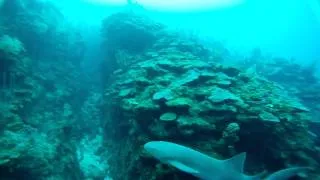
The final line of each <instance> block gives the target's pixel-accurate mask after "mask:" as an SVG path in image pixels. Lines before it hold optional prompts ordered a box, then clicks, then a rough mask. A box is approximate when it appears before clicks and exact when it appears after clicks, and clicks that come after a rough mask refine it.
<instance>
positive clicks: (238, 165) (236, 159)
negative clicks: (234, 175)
mask: <svg viewBox="0 0 320 180" xmlns="http://www.w3.org/2000/svg"><path fill="white" fill-rule="evenodd" d="M245 160H246V153H245V152H243V153H240V154H237V155H235V156H233V157H232V158H230V159H227V160H224V163H226V164H228V166H231V167H233V168H234V169H235V170H237V171H238V172H241V173H243V166H244V161H245Z"/></svg>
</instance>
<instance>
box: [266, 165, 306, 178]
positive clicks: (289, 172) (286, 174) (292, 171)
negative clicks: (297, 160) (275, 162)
mask: <svg viewBox="0 0 320 180" xmlns="http://www.w3.org/2000/svg"><path fill="white" fill-rule="evenodd" d="M308 170H312V168H310V167H293V168H287V169H282V170H280V171H277V172H275V173H273V174H271V175H270V176H268V177H267V178H266V180H287V179H289V178H290V177H293V176H295V175H298V174H299V173H303V172H306V171H308Z"/></svg>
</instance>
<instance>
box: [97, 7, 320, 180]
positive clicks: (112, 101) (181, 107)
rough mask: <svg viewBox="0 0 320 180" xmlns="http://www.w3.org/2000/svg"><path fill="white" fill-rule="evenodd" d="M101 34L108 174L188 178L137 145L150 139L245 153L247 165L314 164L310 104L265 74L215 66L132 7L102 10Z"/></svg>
mask: <svg viewBox="0 0 320 180" xmlns="http://www.w3.org/2000/svg"><path fill="white" fill-rule="evenodd" d="M102 33H103V35H104V37H105V43H104V44H105V46H104V48H105V51H106V52H107V54H108V57H109V58H108V63H112V64H113V66H112V68H110V67H109V70H111V72H112V73H109V74H108V76H109V85H108V87H106V89H105V92H104V99H105V102H106V104H105V109H106V113H107V114H109V116H110V118H108V120H106V122H105V127H104V132H105V133H106V135H105V136H106V137H108V138H106V145H107V148H109V151H110V153H112V154H114V156H112V157H111V158H110V159H109V165H110V173H111V177H113V178H114V180H131V179H140V180H164V179H176V180H179V179H184V180H186V179H194V178H193V177H192V176H189V175H186V174H184V173H181V172H180V171H179V170H176V169H174V168H172V167H169V166H167V165H163V164H161V163H160V162H158V161H157V160H156V159H154V158H153V157H150V156H149V155H148V154H147V153H146V152H145V151H144V150H143V144H144V143H146V142H148V141H151V140H166V141H172V142H176V143H178V144H183V145H186V146H189V147H193V148H195V149H197V150H199V151H201V152H204V153H206V154H208V155H211V156H213V157H216V158H221V159H225V158H228V157H231V156H232V155H235V154H237V153H239V152H247V153H248V156H249V161H248V162H247V163H246V168H245V171H246V173H247V174H255V173H259V172H262V171H264V170H266V171H268V172H273V171H276V170H279V169H282V168H286V167H291V166H312V167H319V152H320V147H319V146H317V144H316V143H315V140H314V139H313V137H312V136H310V132H309V128H308V125H309V122H310V121H311V119H312V116H311V114H310V108H309V107H306V105H304V104H303V103H301V101H300V99H299V98H298V97H297V96H295V95H292V93H290V91H289V90H288V89H287V88H286V87H285V86H282V85H281V84H279V83H276V82H274V81H271V79H272V78H271V76H269V77H270V78H269V77H264V76H262V75H259V74H257V73H250V72H248V71H246V70H244V69H243V68H240V66H227V65H223V64H221V63H219V62H220V61H221V59H223V57H217V56H216V55H214V56H213V55H212V54H211V53H210V52H211V51H210V50H209V49H208V48H206V47H204V46H203V45H201V43H200V42H199V41H197V40H196V39H194V38H188V37H185V36H181V35H180V34H179V33H178V32H175V31H172V30H169V29H167V28H166V27H165V26H164V25H162V24H159V23H156V22H154V21H152V20H150V19H148V18H146V17H144V16H141V15H138V14H134V13H118V14H114V15H112V16H110V17H108V18H107V19H105V21H104V26H103V30H102ZM110 57H112V58H110ZM278 73H281V72H280V71H279V72H278ZM319 176H320V174H319V169H318V170H317V171H315V172H310V173H308V174H307V176H304V177H303V176H301V177H299V178H300V179H304V178H305V179H317V177H319ZM318 179H319V178H318Z"/></svg>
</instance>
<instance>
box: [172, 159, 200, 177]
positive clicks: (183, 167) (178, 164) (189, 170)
mask: <svg viewBox="0 0 320 180" xmlns="http://www.w3.org/2000/svg"><path fill="white" fill-rule="evenodd" d="M168 163H169V164H171V165H172V166H174V167H176V168H178V169H180V170H181V171H184V172H186V173H190V174H198V173H199V172H198V171H197V170H195V169H192V168H191V167H188V166H186V165H184V164H183V163H181V162H179V161H169V162H168Z"/></svg>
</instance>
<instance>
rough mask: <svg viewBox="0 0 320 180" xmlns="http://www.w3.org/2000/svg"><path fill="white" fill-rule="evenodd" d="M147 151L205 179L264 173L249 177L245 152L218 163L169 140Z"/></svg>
mask: <svg viewBox="0 0 320 180" xmlns="http://www.w3.org/2000/svg"><path fill="white" fill-rule="evenodd" d="M144 149H145V150H146V151H148V152H149V153H150V154H151V155H152V156H154V157H155V158H157V159H158V160H160V161H161V162H162V163H166V164H170V165H172V166H174V167H176V168H177V169H179V170H181V171H183V172H186V173H189V174H192V175H193V176H195V177H198V178H200V179H202V180H260V179H261V174H260V175H256V176H248V175H245V174H244V173H243V166H244V162H245V159H246V153H240V154H238V155H236V156H233V157H232V158H230V159H227V160H218V159H215V158H212V157H210V156H208V155H206V154H203V153H201V152H199V151H196V150H193V149H191V148H188V147H185V146H182V145H179V144H175V143H171V142H166V141H151V142H148V143H146V144H145V145H144ZM307 169H309V168H308V167H296V168H288V169H283V170H280V171H277V172H275V173H273V174H271V175H270V176H268V177H267V178H266V180H287V179H288V178H290V177H292V176H294V175H297V174H298V173H300V172H304V171H306V170H307Z"/></svg>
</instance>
